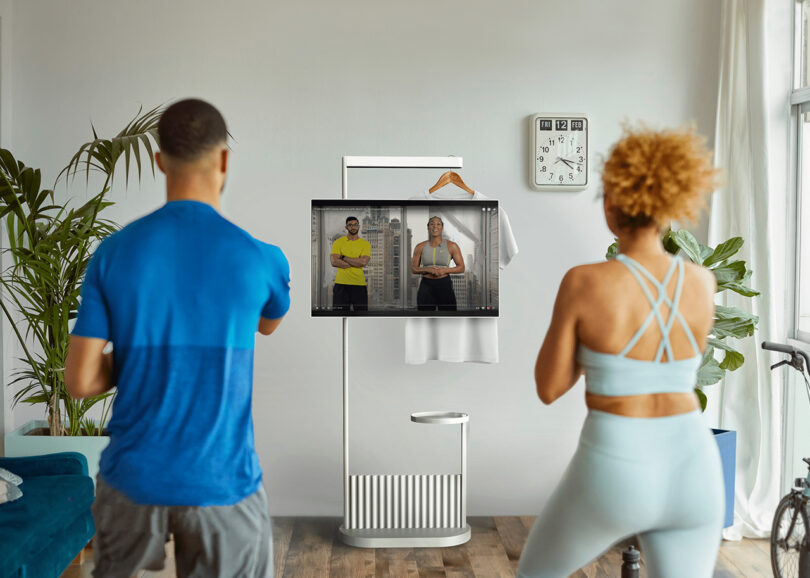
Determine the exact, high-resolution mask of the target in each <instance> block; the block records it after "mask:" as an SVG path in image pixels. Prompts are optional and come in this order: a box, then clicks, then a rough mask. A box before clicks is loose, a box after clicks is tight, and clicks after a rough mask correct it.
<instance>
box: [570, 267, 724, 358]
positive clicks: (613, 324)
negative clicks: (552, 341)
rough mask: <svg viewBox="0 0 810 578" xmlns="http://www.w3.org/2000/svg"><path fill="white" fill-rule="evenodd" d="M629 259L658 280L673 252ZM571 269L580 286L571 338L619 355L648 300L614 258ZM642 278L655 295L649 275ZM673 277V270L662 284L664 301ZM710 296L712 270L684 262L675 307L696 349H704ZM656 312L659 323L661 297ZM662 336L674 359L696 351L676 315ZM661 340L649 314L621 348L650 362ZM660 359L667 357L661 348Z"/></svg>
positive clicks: (665, 313) (664, 310)
mask: <svg viewBox="0 0 810 578" xmlns="http://www.w3.org/2000/svg"><path fill="white" fill-rule="evenodd" d="M631 258H632V259H633V260H634V261H636V262H637V263H638V264H639V265H641V266H642V267H643V268H644V269H646V270H647V271H648V272H649V274H650V275H652V276H653V277H654V278H655V279H657V280H658V281H659V282H661V281H662V280H664V277H665V276H666V274H667V272H668V271H669V270H670V268H671V266H672V264H673V263H672V261H673V257H672V256H670V255H669V254H663V255H655V256H638V257H635V258H633V257H632V256H631ZM577 270H578V277H580V280H579V284H580V287H581V292H580V294H579V298H578V301H579V303H578V304H577V309H578V322H577V339H578V341H579V342H580V343H581V344H582V345H584V346H585V347H587V348H588V349H591V350H593V351H597V352H601V353H607V354H611V355H619V354H620V353H622V351H623V350H624V349H625V347H626V346H627V345H628V344H629V343H630V341H631V340H632V339H633V337H634V336H635V335H636V333H637V332H638V330H639V329H640V328H641V327H642V325H643V324H644V323H645V321H646V320H647V318H648V317H649V316H650V314H651V312H652V310H653V308H652V305H651V304H650V302H649V300H648V299H647V297H646V296H645V292H644V289H643V288H642V286H641V284H640V282H639V280H638V279H637V278H636V277H635V276H634V275H633V274H632V272H631V270H630V268H629V267H628V266H627V265H625V264H624V263H622V262H620V261H619V260H612V261H606V262H604V263H597V264H592V265H583V266H581V267H577ZM642 279H643V280H644V283H645V286H646V287H647V289H648V290H649V292H650V294H651V296H652V297H653V298H654V299H658V298H659V293H658V289H657V287H655V286H654V285H653V284H652V282H651V281H650V280H649V279H646V278H644V277H642ZM677 279H678V274H677V271H675V272H674V274H672V275H671V276H670V279H669V283H667V285H666V297H667V298H669V299H670V300H671V299H673V298H674V296H675V292H676V288H677V287H676V285H677ZM713 295H714V276H713V275H712V273H711V272H710V271H708V270H707V269H705V268H703V267H700V266H698V265H695V264H693V263H690V262H684V267H683V285H682V290H681V294H680V299H679V303H678V307H677V309H678V311H679V312H680V314H681V316H682V317H683V320H684V321H685V322H686V325H687V326H688V328H689V330H690V332H691V334H692V335H693V336H694V338H695V341H696V342H697V345H698V348H699V349H700V351H703V349H704V348H705V345H706V338H707V336H708V334H709V331H710V330H711V327H712V319H713V311H714V303H713ZM658 311H659V312H660V315H661V318H662V319H663V320H664V322H667V321H668V320H669V318H670V314H671V310H670V306H669V303H668V302H667V301H666V300H661V302H660V304H659V305H658ZM668 335H669V342H670V344H671V346H672V353H673V357H674V359H675V360H682V359H688V358H691V357H694V356H695V355H697V353H696V352H695V349H694V347H693V345H692V342H691V340H690V339H689V334H688V333H687V332H686V330H685V329H684V327H683V325H682V323H681V322H680V320H678V319H676V320H674V322H673V323H672V325H671V328H670V330H669V333H668ZM661 340H662V333H661V328H660V324H659V323H658V322H657V321H656V319H655V317H653V319H652V321H651V322H650V323H649V325H648V326H647V328H646V330H644V331H643V332H642V333H641V334H640V336H639V337H638V341H637V342H636V344H635V345H634V346H633V347H632V348H631V349H630V350H629V351H627V353H626V357H628V358H630V359H639V360H646V361H653V360H654V359H655V357H656V354H657V352H658V349H659V347H660V345H661ZM661 361H671V360H670V359H668V355H667V353H666V351H664V353H663V355H662V358H661Z"/></svg>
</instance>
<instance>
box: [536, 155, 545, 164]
mask: <svg viewBox="0 0 810 578" xmlns="http://www.w3.org/2000/svg"><path fill="white" fill-rule="evenodd" d="M545 159H546V157H544V156H543V155H540V156H539V157H537V160H538V161H540V162H541V163H542V162H543V161H544V160H545Z"/></svg>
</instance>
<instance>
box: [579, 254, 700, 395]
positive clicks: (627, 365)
mask: <svg viewBox="0 0 810 578" xmlns="http://www.w3.org/2000/svg"><path fill="white" fill-rule="evenodd" d="M616 260H617V261H619V262H620V263H624V265H625V266H626V267H627V268H628V269H629V270H630V272H631V273H632V274H633V276H634V277H635V278H636V280H637V281H638V282H639V283H640V284H641V288H642V289H643V290H644V295H645V296H646V297H647V300H648V301H649V302H650V305H651V306H652V311H650V313H649V315H648V316H647V318H646V319H645V320H644V323H642V325H641V327H639V328H638V331H636V333H635V335H633V337H632V338H631V339H630V341H629V343H628V344H627V345H626V346H625V348H624V349H623V350H622V352H621V353H619V354H618V355H614V354H611V353H601V352H599V351H594V350H592V349H588V348H587V347H585V346H584V345H582V344H581V343H580V344H579V347H578V348H577V362H578V363H579V364H580V365H581V366H582V367H583V368H584V370H585V387H586V389H587V390H588V392H590V393H595V394H597V395H612V396H616V395H642V394H646V393H689V392H691V391H692V390H693V389H694V387H695V385H696V383H697V370H698V368H699V367H700V360H701V358H702V355H701V353H700V348H699V347H698V345H697V342H696V341H695V336H694V335H692V331H691V330H690V329H689V325H688V324H687V323H686V320H685V319H684V318H683V315H681V312H680V311H678V303H679V302H680V299H681V290H682V289H683V272H684V268H683V260H682V259H681V258H680V257H677V256H676V257H674V258H673V259H672V264H671V265H670V266H669V270H668V271H667V274H666V275H665V276H664V280H663V281H660V282H659V281H658V280H657V279H656V278H655V277H653V276H652V275H651V274H650V273H649V271H647V270H646V269H645V268H644V267H642V266H641V264H640V263H638V262H637V261H635V260H633V259H631V258H630V257H628V256H627V255H623V254H621V253H620V254H619V255H618V256H617V257H616ZM676 268H677V269H678V281H677V284H676V286H675V294H674V296H673V298H672V299H670V298H669V297H668V296H667V285H668V284H669V281H670V279H671V278H672V274H673V273H674V272H675V269H676ZM642 275H643V276H644V277H646V278H647V279H649V280H650V282H651V283H652V284H653V287H655V288H657V289H658V298H657V299H653V296H652V293H650V290H649V288H648V287H647V284H646V283H645V282H644V279H642ZM662 303H666V304H667V306H668V307H669V318H668V319H667V320H666V322H665V321H664V318H663V317H662V315H661V311H659V307H660V306H661V304H662ZM676 317H677V319H678V321H680V323H681V325H682V326H683V328H684V331H686V335H687V337H688V338H689V341H690V343H691V344H692V347H693V348H694V349H695V354H696V355H695V357H690V358H688V359H679V360H675V361H673V359H674V356H673V354H672V346H671V344H670V342H669V332H670V330H671V329H672V325H673V324H674V322H675V318H676ZM653 318H655V319H656V320H657V321H658V326H659V327H660V328H661V343H660V344H659V345H658V353H657V354H656V356H655V360H654V361H647V360H643V359H631V358H629V357H627V353H628V352H629V351H630V350H631V349H633V347H634V346H635V344H636V343H638V340H639V339H640V338H641V336H642V335H643V334H644V332H645V331H646V330H647V327H649V325H650V323H651V322H652V320H653ZM664 351H666V352H667V359H668V360H669V361H666V362H662V361H661V356H662V355H663V353H664Z"/></svg>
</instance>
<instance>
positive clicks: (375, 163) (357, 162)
mask: <svg viewBox="0 0 810 578" xmlns="http://www.w3.org/2000/svg"><path fill="white" fill-rule="evenodd" d="M343 166H345V167H346V168H349V169H360V168H362V169H373V168H380V169H396V168H403V169H460V168H462V167H463V166H464V158H463V157H343Z"/></svg>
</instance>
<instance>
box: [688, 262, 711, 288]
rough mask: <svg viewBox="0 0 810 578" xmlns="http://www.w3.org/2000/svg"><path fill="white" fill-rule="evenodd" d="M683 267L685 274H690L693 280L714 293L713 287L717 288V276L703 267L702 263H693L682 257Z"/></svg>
mask: <svg viewBox="0 0 810 578" xmlns="http://www.w3.org/2000/svg"><path fill="white" fill-rule="evenodd" d="M684 269H685V270H686V274H687V275H689V276H691V277H692V278H693V279H694V280H695V281H698V282H699V283H701V284H702V285H703V286H704V287H705V288H706V289H707V290H710V291H711V292H712V293H714V291H715V289H716V288H717V278H716V277H715V276H714V273H712V271H711V269H709V268H708V267H704V266H703V265H698V264H697V263H693V262H692V261H690V260H688V259H684Z"/></svg>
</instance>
